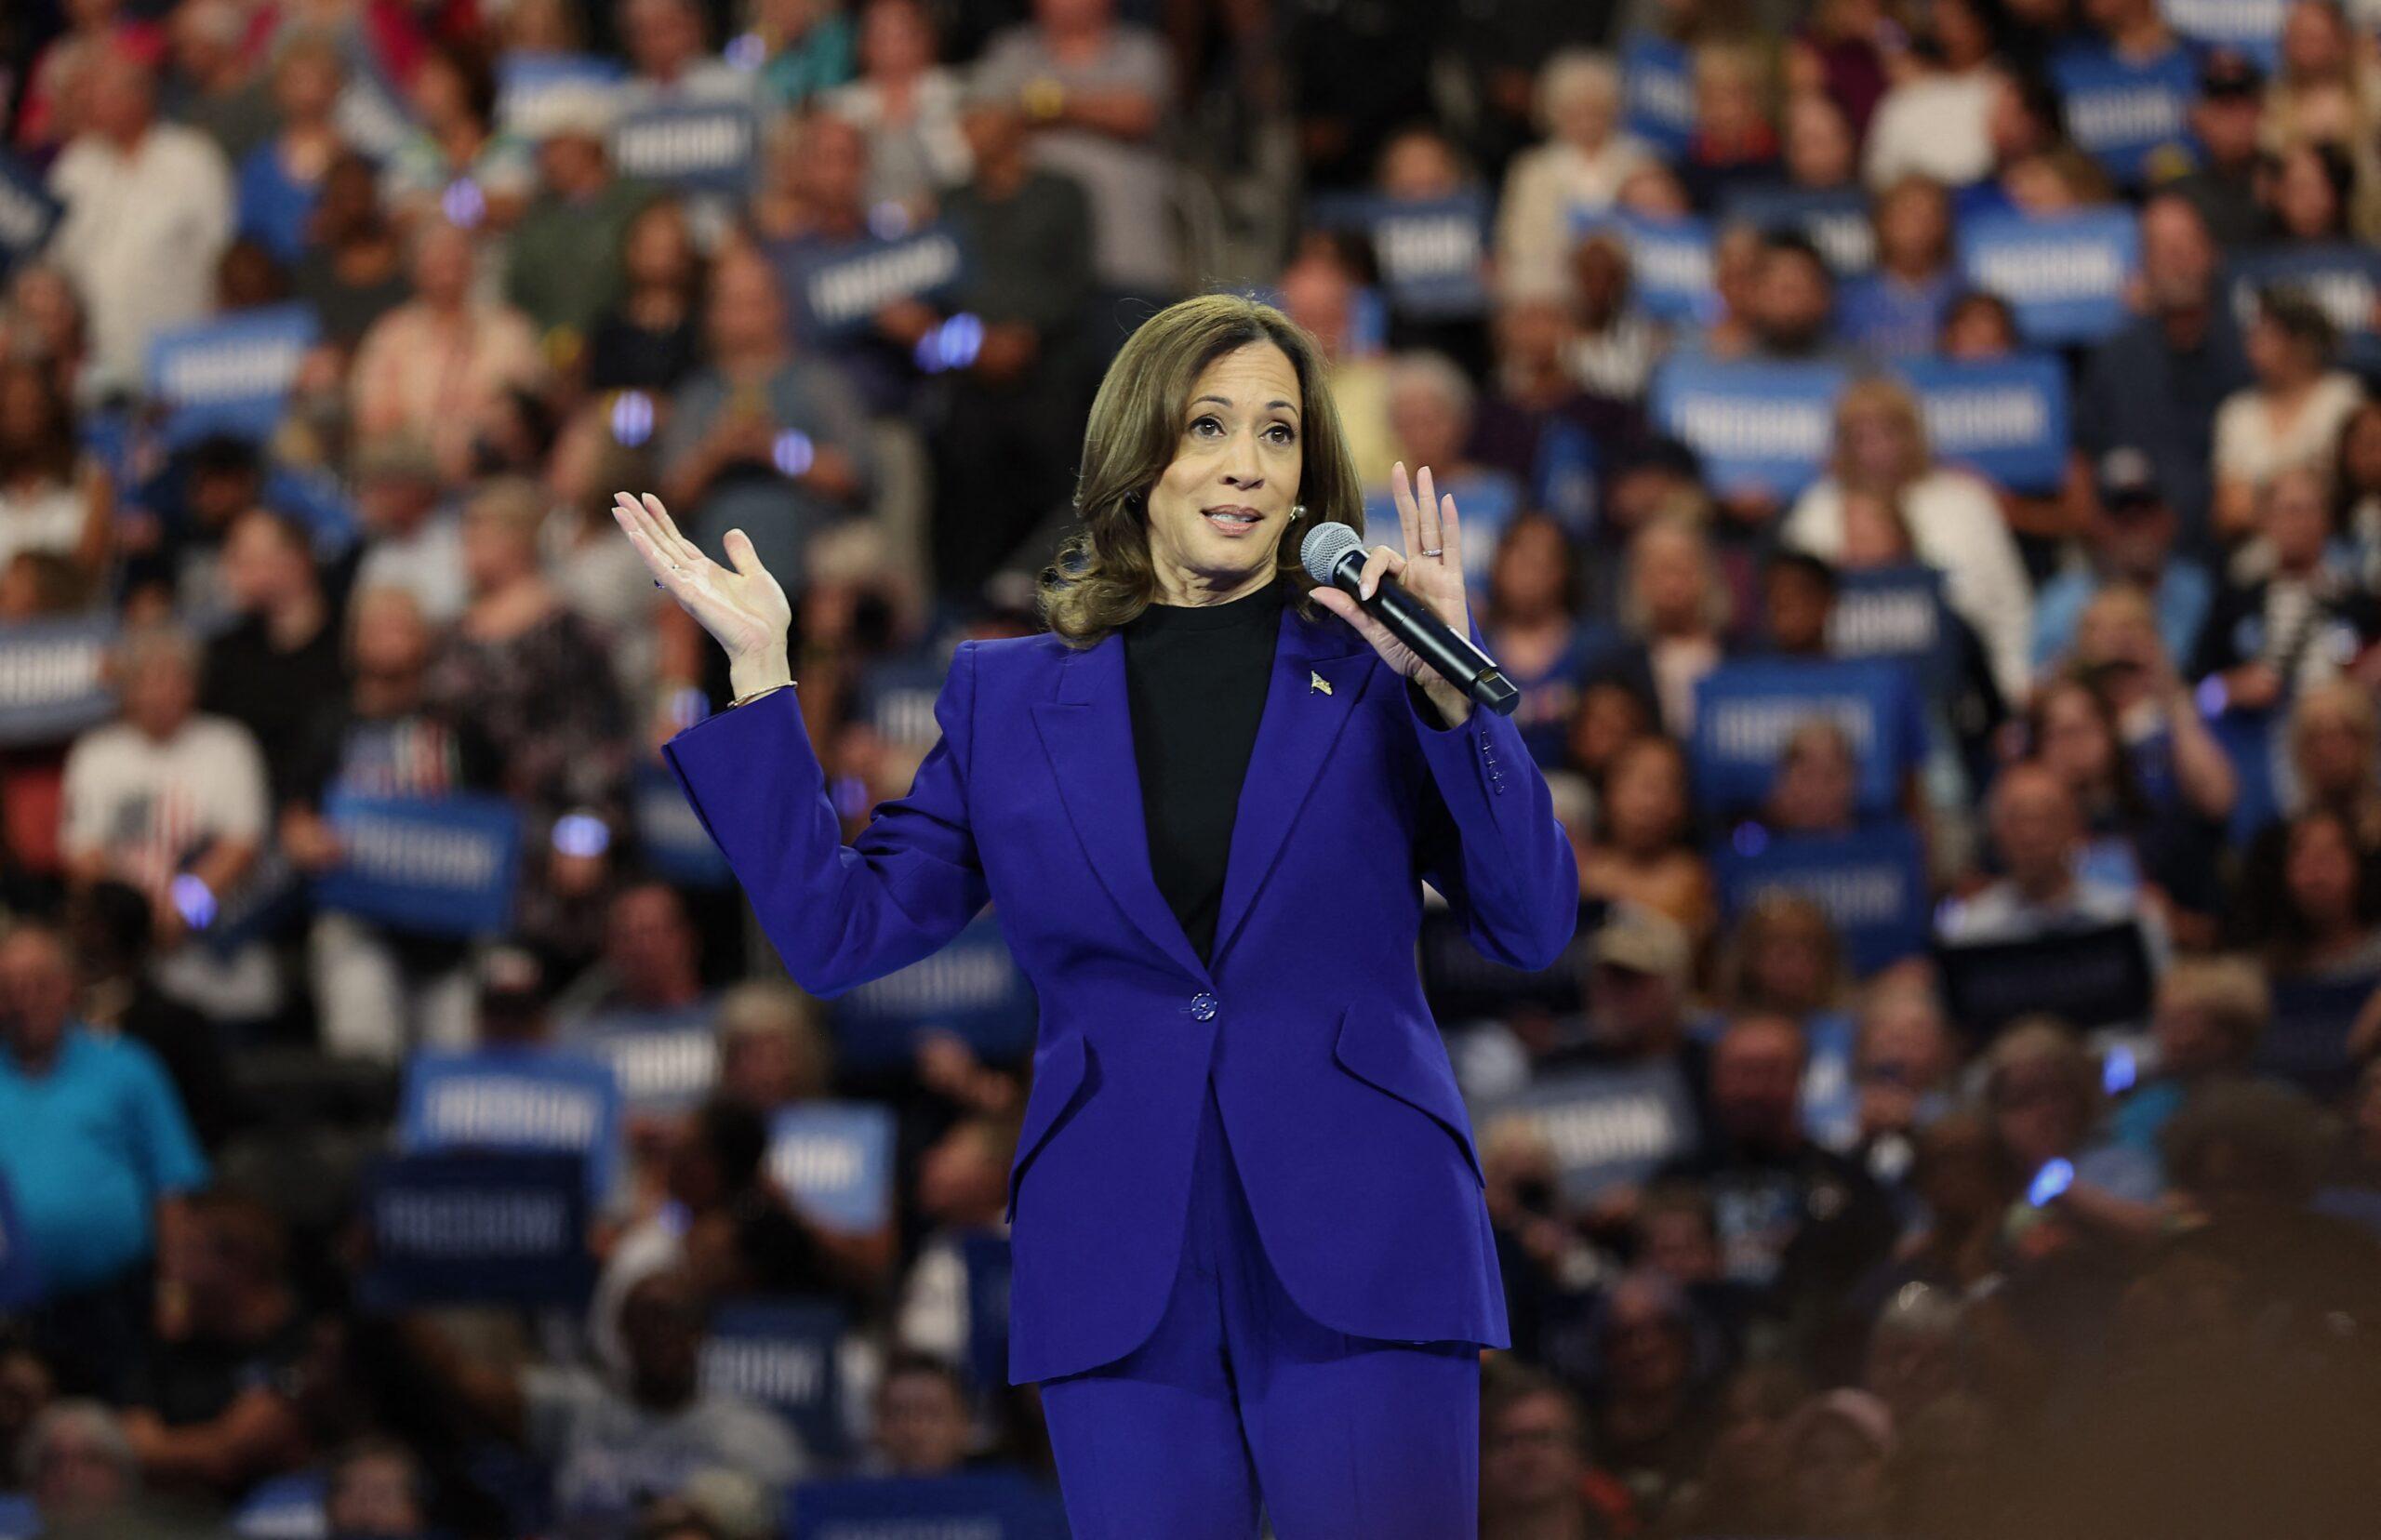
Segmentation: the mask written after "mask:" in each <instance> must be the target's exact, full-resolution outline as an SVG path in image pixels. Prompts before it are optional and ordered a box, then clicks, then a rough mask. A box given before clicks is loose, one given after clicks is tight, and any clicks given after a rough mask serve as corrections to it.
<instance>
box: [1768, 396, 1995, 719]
mask: <svg viewBox="0 0 2381 1540" xmlns="http://www.w3.org/2000/svg"><path fill="white" fill-rule="evenodd" d="M1847 488H1857V489H1862V490H1869V491H1874V492H1878V493H1881V494H1882V495H1883V496H1885V497H1887V498H1891V499H1892V501H1893V502H1894V504H1895V507H1896V508H1897V509H1898V510H1899V511H1900V512H1901V515H1902V517H1903V519H1904V520H1905V521H1906V522H1907V523H1908V524H1909V536H1910V543H1911V546H1912V548H1913V549H1914V551H1916V553H1917V556H1918V559H1919V560H1920V561H1922V562H1923V563H1925V564H1927V565H1928V566H1931V567H1934V568H1935V569H1936V570H1937V571H1939V572H1941V573H1942V574H1943V595H1944V598H1945V600H1946V601H1947V602H1948V603H1949V604H1950V606H1951V608H1953V609H1954V610H1957V611H1958V612H1959V614H1960V617H1962V619H1964V620H1966V621H1967V623H1968V624H1969V625H1970V626H1972V627H1973V628H1975V633H1976V636H1977V637H1978V638H1979V639H1980V640H1981V641H1982V642H1983V643H1984V649H1985V655H1986V657H1987V659H1988V661H1989V663H1990V665H1991V669H1992V680H1993V683H1994V684H1995V685H1997V686H1998V687H1999V688H2000V690H2001V694H2002V697H2003V698H2004V699H2007V700H2012V701H2015V700H2022V699H2024V698H2025V693H2026V684H2027V680H2028V677H2029V673H2030V671H2031V663H2030V651H2029V649H2030V645H2031V643H2030V638H2031V635H2032V631H2033V624H2034V595H2033V589H2032V587H2031V585H2030V584H2029V583H2028V581H2027V579H2026V568H2025V564H2024V562H2023V561H2022V560H2021V559H2020V558H2019V556H2018V554H2017V542H2016V540H2015V538H2012V537H2011V535H2010V533H2009V525H2008V524H2007V523H2006V522H2005V521H2004V520H2003V519H2002V516H2001V506H2000V503H1999V501H1998V499H1996V498H1994V496H1993V494H1992V488H1991V487H1990V486H1989V485H1987V484H1986V483H1985V482H1983V481H1981V480H1979V479H1978V478H1976V477H1975V476H1972V475H1970V474H1968V473H1967V472H1965V471H1951V470H1946V469H1944V468H1942V467H1939V466H1937V465H1935V463H1934V455H1933V452H1932V451H1931V450H1930V449H1929V448H1928V447H1927V443H1926V427H1925V423H1924V420H1923V419H1922V418H1921V416H1920V414H1919V406H1918V402H1917V399H1916V398H1915V397H1913V396H1912V395H1911V394H1910V393H1909V392H1908V391H1907V390H1905V389H1904V388H1903V387H1902V386H1900V385H1899V384H1896V383H1895V382H1894V381H1893V380H1890V379H1882V378H1880V379H1864V380H1858V381H1856V382H1855V383H1853V384H1852V385H1850V386H1848V387H1846V388H1845V390H1844V392H1843V394H1842V396H1840V397H1838V398H1837V400H1836V404H1835V455H1834V458H1833V460H1832V462H1831V464H1830V466H1829V471H1828V474H1827V475H1826V476H1824V477H1822V478H1821V479H1820V480H1818V481H1817V482H1815V483H1813V484H1812V485H1811V486H1810V487H1809V488H1808V489H1807V490H1805V491H1804V492H1803V493H1802V496H1801V497H1800V498H1796V499H1795V502H1794V506H1793V509H1792V511H1789V513H1788V514H1787V515H1786V523H1785V526H1784V529H1783V530H1782V532H1781V533H1782V536H1783V538H1784V540H1785V542H1786V543H1787V544H1788V545H1790V546H1797V547H1800V548H1801V549H1802V550H1804V551H1809V552H1811V553H1812V554H1813V555H1815V556H1821V557H1825V558H1826V559H1827V560H1829V561H1830V562H1832V561H1835V560H1837V559H1838V558H1839V557H1840V556H1841V555H1842V551H1843V498H1844V493H1845V491H1846V490H1847Z"/></svg>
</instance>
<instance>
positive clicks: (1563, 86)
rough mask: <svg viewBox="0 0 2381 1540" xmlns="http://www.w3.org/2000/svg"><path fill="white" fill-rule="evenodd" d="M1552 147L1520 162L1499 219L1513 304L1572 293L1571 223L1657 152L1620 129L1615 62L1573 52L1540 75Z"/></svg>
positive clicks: (1540, 102) (1499, 250)
mask: <svg viewBox="0 0 2381 1540" xmlns="http://www.w3.org/2000/svg"><path fill="white" fill-rule="evenodd" d="M1536 113H1537V121H1538V126H1539V127H1541V128H1542V129H1544V130H1545V131H1546V139H1545V141H1544V142H1543V143H1541V144H1538V145H1536V146H1535V147H1533V148H1531V149H1528V150H1524V151H1523V152H1522V153H1520V154H1518V155H1516V156H1514V157H1513V164H1512V167H1511V169H1510V170H1509V171H1507V172H1506V173H1505V195H1504V197H1503V199H1502V200H1501V201H1500V202H1499V204H1498V206H1497V213H1496V285H1497V288H1498V290H1499V292H1501V293H1503V294H1504V295H1506V296H1508V297H1519V296H1526V297H1531V298H1536V297H1539V296H1545V295H1563V294H1567V293H1568V292H1569V289H1570V286H1571V274H1570V265H1569V259H1570V254H1571V246H1572V240H1571V218H1572V215H1573V212H1574V211H1575V210H1578V209H1591V210H1597V211H1601V210H1603V209H1606V208H1609V207H1611V206H1612V204H1613V200H1614V199H1616V198H1617V197H1618V196H1619V195H1620V185H1621V183H1623V182H1625V181H1627V180H1628V179H1629V173H1631V172H1633V171H1635V170H1636V169H1638V168H1639V167H1640V166H1644V165H1646V164H1647V163H1649V162H1650V161H1651V160H1652V159H1653V158H1654V157H1653V152H1652V151H1651V150H1649V149H1648V148H1646V146H1645V144H1644V143H1643V140H1640V139H1636V138H1635V137H1633V136H1631V135H1629V134H1628V133H1625V132H1623V131H1622V130H1621V128H1620V71H1619V69H1618V67H1616V65H1615V64H1614V63H1613V61H1612V60H1611V59H1609V58H1608V57H1606V56H1605V55H1603V54H1597V53H1589V52H1587V51H1586V50H1584V49H1568V50H1565V51H1564V52H1562V53H1558V54H1556V55H1555V56H1554V57H1553V58H1551V59H1550V60H1547V61H1546V67H1545V68H1544V69H1542V70H1540V71H1539V72H1538V74H1537V103H1536Z"/></svg>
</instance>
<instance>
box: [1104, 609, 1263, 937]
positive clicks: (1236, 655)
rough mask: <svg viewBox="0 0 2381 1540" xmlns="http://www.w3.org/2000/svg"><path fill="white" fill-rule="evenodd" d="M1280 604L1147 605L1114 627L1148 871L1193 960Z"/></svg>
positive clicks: (1217, 876) (1217, 900)
mask: <svg viewBox="0 0 2381 1540" xmlns="http://www.w3.org/2000/svg"><path fill="white" fill-rule="evenodd" d="M1286 599H1287V591H1286V588H1285V585H1284V583H1283V582H1280V581H1276V582H1273V583H1270V584H1268V585H1267V586H1266V587H1264V588H1262V589H1259V590H1257V591H1256V592H1255V593H1250V594H1244V595H1243V596H1242V597H1240V598H1238V599H1233V600H1230V601H1229V602H1227V603H1225V604H1151V606H1150V607H1149V608H1147V609H1145V610H1143V611H1142V612H1141V613H1140V614H1139V615H1138V616H1137V617H1134V618H1133V619H1132V620H1130V621H1128V622H1126V623H1125V626H1124V685H1125V696H1126V697H1127V700H1128V701H1129V704H1130V709H1131V710H1132V715H1133V753H1134V757H1135V759H1136V760H1137V762H1138V765H1139V769H1140V777H1141V812H1142V816H1143V819H1144V821H1146V822H1147V823H1148V825H1149V835H1150V868H1151V871H1152V872H1153V873H1154V874H1155V875H1156V877H1157V888H1158V891H1159V892H1160V893H1162V894H1164V896H1165V901H1166V903H1167V904H1168V905H1170V906H1171V907H1172V908H1173V909H1174V915H1175V918H1176V919H1177V920H1179V921H1180V922H1181V923H1182V930H1183V934H1184V935H1186V936H1189V937H1190V938H1191V947H1192V949H1194V950H1196V951H1197V952H1198V954H1199V956H1200V958H1201V959H1202V960H1203V961H1209V960H1210V959H1209V958H1208V953H1209V952H1210V951H1211V950H1212V949H1214V947H1215V944H1216V919H1217V910H1218V909H1219V908H1220V906H1221V904H1222V900H1223V891H1224V857H1225V856H1227V855H1228V854H1229V853H1230V849H1231V828H1232V818H1233V815H1234V814H1236V813H1237V812H1238V811H1239V809H1240V788H1241V782H1242V781H1243V780H1244V778H1246V777H1247V774H1248V756H1249V753H1250V752H1251V750H1254V749H1255V748H1256V746H1257V719H1258V718H1259V717H1260V716H1262V715H1263V714H1264V710H1265V692H1266V686H1267V684H1268V683H1269V682H1270V680H1271V678H1272V675H1273V651H1274V647H1275V645H1276V644H1278V642H1279V641H1280V638H1281V631H1282V606H1283V604H1284V603H1285V602H1286Z"/></svg>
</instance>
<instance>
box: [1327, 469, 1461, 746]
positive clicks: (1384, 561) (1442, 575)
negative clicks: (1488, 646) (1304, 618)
mask: <svg viewBox="0 0 2381 1540" xmlns="http://www.w3.org/2000/svg"><path fill="white" fill-rule="evenodd" d="M1419 484H1420V497H1419V498H1417V497H1416V488H1415V486H1414V485H1412V484H1409V483H1408V482H1407V480H1406V477H1405V462H1404V461H1403V460H1400V461H1399V462H1398V463H1397V464H1396V465H1394V466H1392V467H1390V483H1389V486H1390V497H1391V498H1394V499H1395V501H1396V503H1397V522H1398V524H1400V526H1402V528H1403V534H1404V537H1405V549H1406V550H1407V551H1412V552H1414V554H1413V555H1412V556H1411V557H1407V556H1401V555H1399V554H1398V553H1397V552H1396V551H1393V550H1391V549H1390V547H1388V546H1385V545H1384V546H1375V547H1373V549H1372V551H1371V553H1370V554H1368V555H1367V556H1366V557H1365V558H1364V567H1363V576H1362V578H1361V586H1362V589H1363V596H1364V597H1365V598H1367V599H1369V598H1371V597H1372V595H1373V591H1374V590H1375V589H1377V588H1378V587H1379V586H1380V580H1381V578H1382V577H1383V576H1384V575H1388V576H1390V577H1394V578H1396V579H1397V581H1398V584H1399V586H1400V587H1402V588H1403V589H1404V590H1405V591H1406V592H1408V593H1410V594H1412V595H1414V597H1416V598H1417V599H1419V600H1421V601H1422V602H1423V603H1424V604H1428V605H1430V610H1431V613H1433V614H1435V615H1436V616H1438V617H1439V618H1440V619H1442V620H1443V621H1445V622H1446V623H1447V628H1448V629H1449V630H1450V631H1454V632H1455V633H1456V634H1457V636H1463V637H1469V636H1470V634H1471V603H1470V598H1469V597H1468V596H1467V595H1466V594H1465V592H1464V587H1463V526H1462V524H1461V522H1460V521H1459V520H1458V519H1457V515H1456V511H1455V495H1454V494H1453V493H1451V492H1450V493H1445V494H1443V495H1437V496H1434V495H1433V494H1434V490H1435V489H1434V487H1433V486H1432V484H1431V481H1430V467H1429V466H1427V465H1426V466H1424V467H1422V473H1421V476H1420V477H1419ZM1430 551H1436V552H1438V554H1437V555H1430V554H1427V552H1430ZM1314 598H1315V603H1317V604H1321V605H1323V606H1324V608H1325V609H1328V610H1330V611H1331V612H1332V613H1333V614H1335V615H1337V616H1338V617H1340V618H1341V619H1342V620H1345V621H1347V622H1348V624H1350V625H1351V626H1353V627H1355V628H1356V633H1357V634H1358V635H1359V636H1362V637H1363V639H1364V640H1365V641H1367V642H1369V643H1371V644H1373V650H1374V651H1376V652H1377V653H1379V654H1380V655H1381V657H1383V658H1384V659H1385V660H1386V661H1387V662H1388V664H1389V666H1390V668H1392V669H1394V670H1397V671H1398V672H1399V673H1400V674H1402V675H1403V676H1404V677H1405V678H1407V679H1410V680H1412V681H1414V683H1415V684H1417V685H1418V686H1420V688H1421V690H1422V693H1423V694H1424V695H1426V696H1428V697H1430V704H1431V705H1433V706H1435V707H1437V708H1438V711H1439V715H1440V717H1441V718H1442V719H1443V720H1444V721H1445V722H1446V723H1447V724H1449V725H1450V726H1453V725H1455V724H1459V723H1461V722H1463V721H1465V720H1466V719H1467V718H1469V717H1470V715H1471V697H1470V696H1467V695H1465V694H1464V693H1463V692H1462V691H1461V690H1458V689H1457V688H1456V687H1455V686H1454V685H1453V684H1448V683H1447V682H1446V680H1444V679H1443V678H1442V677H1440V674H1439V671H1438V670H1436V669H1433V668H1431V667H1430V665H1429V664H1428V663H1426V662H1424V661H1423V660H1422V657H1421V655H1420V654H1419V653H1417V652H1416V651H1415V650H1414V649H1413V648H1411V647H1409V646H1407V645H1406V644H1404V643H1403V642H1400V641H1399V640H1398V639H1397V638H1396V637H1395V636H1394V635H1392V634H1391V633H1390V630H1389V628H1388V627H1386V626H1384V625H1382V624H1381V623H1380V622H1379V621H1377V620H1376V619H1374V618H1373V617H1372V616H1371V615H1370V614H1368V613H1366V611H1365V610H1364V608H1363V604H1360V603H1359V602H1358V601H1356V600H1354V599H1351V598H1350V597H1349V596H1348V595H1347V594H1345V593H1343V592H1341V591H1339V590H1337V589H1336V588H1331V587H1328V586H1318V587H1317V588H1316V589H1315V591H1314Z"/></svg>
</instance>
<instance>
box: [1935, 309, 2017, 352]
mask: <svg viewBox="0 0 2381 1540" xmlns="http://www.w3.org/2000/svg"><path fill="white" fill-rule="evenodd" d="M2016 346H2017V339H2016V337H2015V335H2014V334H2012V333H2011V331H2010V330H2009V320H2008V317H2007V316H2006V315H2005V314H2004V313H2003V312H2002V311H2000V310H1999V309H1997V308H1995V307H1994V306H1991V305H1962V306H1961V307H1960V308H1959V309H1958V310H1956V311H1953V312H1951V319H1950V320H1949V321H1948V322H1946V323H1945V324H1944V326H1943V352H1944V353H1945V354H1946V355H1947V356H1949V357H1951V358H1955V359H1958V360H1960V361H1961V362H1962V363H1980V362H1982V361H1984V360H1986V359H1992V358H2000V357H2003V356H2005V355H2006V354H2007V353H2009V352H2012V351H2013V350H2015V347H2016Z"/></svg>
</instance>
